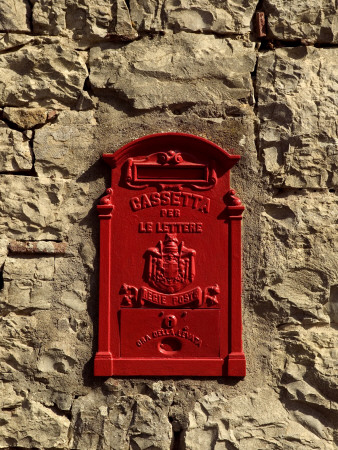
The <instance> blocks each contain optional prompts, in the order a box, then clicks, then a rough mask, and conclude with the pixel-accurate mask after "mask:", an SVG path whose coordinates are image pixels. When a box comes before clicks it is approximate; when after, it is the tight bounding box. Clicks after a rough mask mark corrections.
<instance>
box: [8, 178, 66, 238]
mask: <svg viewBox="0 0 338 450" xmlns="http://www.w3.org/2000/svg"><path fill="white" fill-rule="evenodd" d="M65 187H66V186H65V183H64V182H59V183H57V182H53V181H50V180H47V179H37V178H34V177H23V176H20V177H13V176H10V175H2V176H1V183H0V195H1V198H2V204H1V209H0V229H1V233H4V234H6V235H7V236H9V237H13V238H16V237H17V236H20V239H23V240H26V239H42V240H46V239H58V238H60V237H61V236H62V234H63V230H64V227H65V224H64V223H62V210H60V207H61V205H62V202H63V200H64V195H66V192H65Z"/></svg>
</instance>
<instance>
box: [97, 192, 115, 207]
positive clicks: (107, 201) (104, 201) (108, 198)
mask: <svg viewBox="0 0 338 450" xmlns="http://www.w3.org/2000/svg"><path fill="white" fill-rule="evenodd" d="M100 205H105V206H113V189H112V188H108V189H106V192H105V195H104V196H103V197H101V198H100Z"/></svg>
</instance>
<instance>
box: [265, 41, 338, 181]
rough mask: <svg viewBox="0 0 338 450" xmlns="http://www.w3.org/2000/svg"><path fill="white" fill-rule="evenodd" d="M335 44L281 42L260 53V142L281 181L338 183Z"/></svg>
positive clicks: (269, 170)
mask: <svg viewBox="0 0 338 450" xmlns="http://www.w3.org/2000/svg"><path fill="white" fill-rule="evenodd" d="M337 61H338V49H336V48H330V49H328V48H321V49H318V48H315V47H296V48H279V49H277V50H276V51H274V52H266V53H262V54H260V56H259V58H258V71H257V95H258V97H257V98H258V116H259V119H260V121H261V124H260V133H259V145H260V148H261V151H262V153H263V158H264V163H265V169H266V171H267V173H268V174H269V176H270V179H271V182H272V183H273V184H274V185H275V186H279V187H296V188H324V187H327V186H328V187H335V186H337V185H338V176H337V168H338V132H337V124H336V113H337V98H338V63H337Z"/></svg>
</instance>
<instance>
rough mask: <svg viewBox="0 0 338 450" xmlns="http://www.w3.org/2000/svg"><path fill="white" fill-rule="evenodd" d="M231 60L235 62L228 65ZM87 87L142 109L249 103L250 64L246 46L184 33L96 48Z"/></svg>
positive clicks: (252, 55) (250, 48)
mask: <svg viewBox="0 0 338 450" xmlns="http://www.w3.org/2000/svg"><path fill="white" fill-rule="evenodd" d="M233 58H235V59H236V64H235V65H232V64H231V62H230V61H233ZM90 66H91V73H90V83H91V85H92V87H93V88H94V91H95V92H99V91H100V90H102V89H104V90H106V91H110V92H112V93H114V94H115V95H118V96H119V97H120V98H121V99H123V100H128V101H129V102H130V103H131V104H132V106H133V107H134V108H136V109H140V110H144V109H151V108H158V107H164V106H174V105H182V104H183V105H193V104H196V103H202V104H221V103H224V102H225V103H234V104H235V105H236V104H237V103H238V102H244V103H247V102H250V101H251V97H252V83H251V77H250V72H252V71H253V70H254V66H255V51H254V47H253V45H252V44H251V43H249V42H242V41H238V40H237V41H236V40H227V39H217V38H215V36H205V35H192V34H189V33H183V32H182V33H179V34H177V35H175V34H168V35H166V36H164V37H156V38H154V39H147V45H146V46H145V47H144V42H143V41H136V42H132V43H131V44H129V45H128V46H121V45H115V46H112V45H108V44H102V45H100V46H98V47H94V48H93V49H92V50H91V52H90Z"/></svg>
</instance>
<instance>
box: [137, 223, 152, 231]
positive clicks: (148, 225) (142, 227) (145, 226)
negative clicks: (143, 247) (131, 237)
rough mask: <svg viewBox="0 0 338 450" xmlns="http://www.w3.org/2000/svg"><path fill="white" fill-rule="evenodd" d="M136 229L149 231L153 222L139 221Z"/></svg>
mask: <svg viewBox="0 0 338 450" xmlns="http://www.w3.org/2000/svg"><path fill="white" fill-rule="evenodd" d="M138 231H139V233H151V232H152V231H153V222H140V223H139V225H138Z"/></svg>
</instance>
